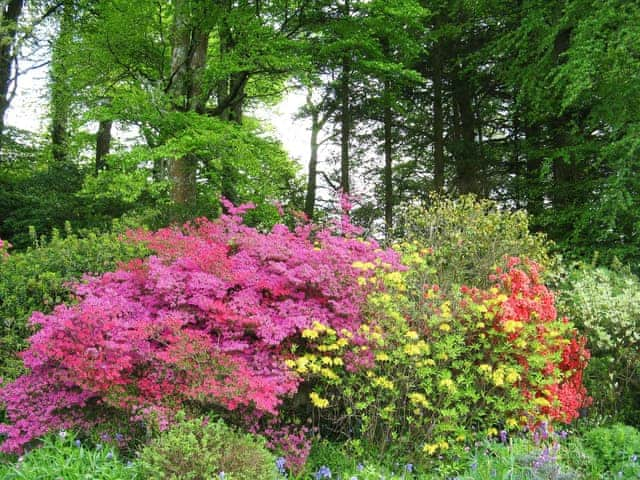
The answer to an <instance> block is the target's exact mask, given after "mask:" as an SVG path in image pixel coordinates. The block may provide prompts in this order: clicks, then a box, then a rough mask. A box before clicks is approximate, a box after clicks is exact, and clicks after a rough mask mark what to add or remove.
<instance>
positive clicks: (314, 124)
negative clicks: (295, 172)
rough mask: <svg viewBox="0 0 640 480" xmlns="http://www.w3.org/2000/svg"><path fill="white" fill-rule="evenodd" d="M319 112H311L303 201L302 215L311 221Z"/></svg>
mask: <svg viewBox="0 0 640 480" xmlns="http://www.w3.org/2000/svg"><path fill="white" fill-rule="evenodd" d="M319 117H320V112H318V110H317V109H314V110H312V112H311V145H310V147H311V156H310V158H309V176H308V178H307V195H306V197H305V199H304V213H306V214H307V217H308V218H309V220H311V219H313V214H314V211H315V206H316V186H317V180H318V149H319V148H320V145H319V143H318V135H319V134H320V130H321V129H322V126H321V125H320V122H319Z"/></svg>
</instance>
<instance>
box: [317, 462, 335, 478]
mask: <svg viewBox="0 0 640 480" xmlns="http://www.w3.org/2000/svg"><path fill="white" fill-rule="evenodd" d="M314 478H315V480H320V479H321V478H331V469H330V468H329V467H327V466H325V465H323V466H321V467H320V468H319V469H318V471H317V472H316V474H315V475H314Z"/></svg>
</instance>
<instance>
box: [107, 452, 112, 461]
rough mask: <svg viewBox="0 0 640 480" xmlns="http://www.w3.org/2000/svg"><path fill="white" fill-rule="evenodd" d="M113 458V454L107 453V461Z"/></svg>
mask: <svg viewBox="0 0 640 480" xmlns="http://www.w3.org/2000/svg"><path fill="white" fill-rule="evenodd" d="M112 458H113V452H109V453H107V460H111V459H112Z"/></svg>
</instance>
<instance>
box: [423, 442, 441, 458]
mask: <svg viewBox="0 0 640 480" xmlns="http://www.w3.org/2000/svg"><path fill="white" fill-rule="evenodd" d="M422 450H423V451H424V452H425V453H427V454H429V455H433V454H434V453H436V451H437V450H438V444H437V443H427V444H425V446H424V448H423V449H422Z"/></svg>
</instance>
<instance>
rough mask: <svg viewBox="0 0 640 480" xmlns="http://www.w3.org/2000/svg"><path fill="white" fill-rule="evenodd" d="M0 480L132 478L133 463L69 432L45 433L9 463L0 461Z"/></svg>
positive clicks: (114, 452)
mask: <svg viewBox="0 0 640 480" xmlns="http://www.w3.org/2000/svg"><path fill="white" fill-rule="evenodd" d="M0 478H2V479H3V480H60V479H65V480H67V479H69V480H80V479H91V480H136V479H138V478H140V479H143V478H146V477H140V476H138V471H137V465H135V464H133V463H131V462H129V463H127V464H125V463H124V462H123V461H122V460H121V459H119V458H118V454H117V452H116V451H114V450H113V449H110V448H107V447H106V446H104V445H97V447H93V448H92V447H90V446H86V445H84V444H83V443H81V442H80V440H78V439H77V437H76V436H75V435H73V433H72V432H65V431H62V432H59V433H55V434H53V435H50V436H48V437H46V438H45V439H44V440H43V442H42V445H40V447H39V448H36V449H34V450H32V451H30V452H29V453H27V454H25V455H24V456H23V457H21V458H20V459H19V460H18V462H16V463H14V464H12V465H4V466H3V465H0Z"/></svg>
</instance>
